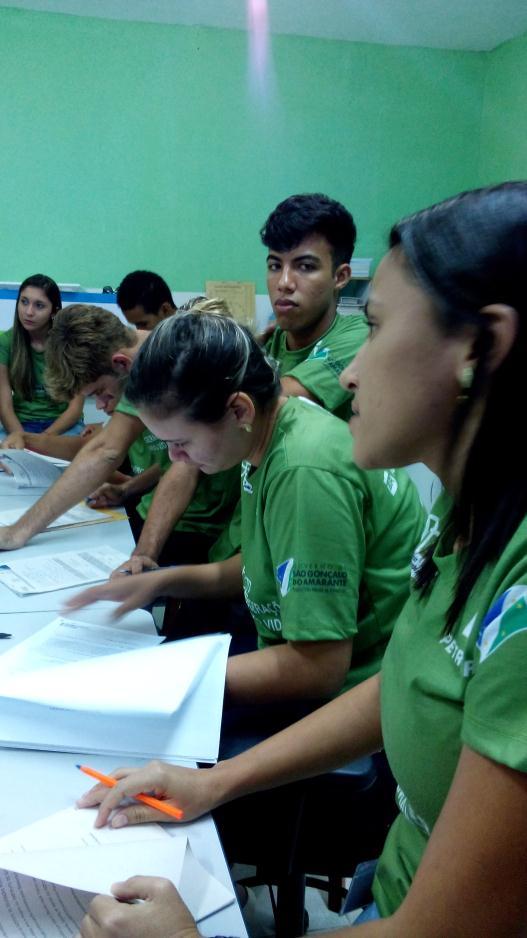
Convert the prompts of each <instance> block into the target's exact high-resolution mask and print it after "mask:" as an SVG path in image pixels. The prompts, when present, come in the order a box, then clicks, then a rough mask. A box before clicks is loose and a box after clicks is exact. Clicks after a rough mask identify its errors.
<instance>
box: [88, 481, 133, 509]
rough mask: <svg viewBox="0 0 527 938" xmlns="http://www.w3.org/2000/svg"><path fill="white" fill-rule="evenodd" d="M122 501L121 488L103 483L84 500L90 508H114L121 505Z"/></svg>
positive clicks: (123, 498) (123, 497)
mask: <svg viewBox="0 0 527 938" xmlns="http://www.w3.org/2000/svg"><path fill="white" fill-rule="evenodd" d="M124 500H125V495H124V491H123V486H122V485H113V484H112V483H111V482H104V483H103V485H100V486H99V488H98V489H95V491H94V492H92V493H91V495H89V496H88V498H87V499H86V501H87V502H88V504H89V506H90V508H114V507H115V506H116V505H122V504H123V502H124Z"/></svg>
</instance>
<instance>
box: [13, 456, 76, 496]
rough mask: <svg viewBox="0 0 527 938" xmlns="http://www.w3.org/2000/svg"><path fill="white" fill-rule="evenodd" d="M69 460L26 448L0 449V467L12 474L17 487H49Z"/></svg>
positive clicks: (67, 464)
mask: <svg viewBox="0 0 527 938" xmlns="http://www.w3.org/2000/svg"><path fill="white" fill-rule="evenodd" d="M66 466H69V462H67V461H66V460H65V459H54V458H52V457H51V456H42V455H40V454H39V453H33V452H31V450H28V449H0V467H1V468H3V469H4V471H5V472H7V473H8V475H11V476H13V479H14V481H15V482H16V485H17V487H18V488H19V489H31V488H38V489H42V488H49V486H50V485H53V483H54V482H56V481H57V479H58V478H59V476H61V475H62V473H63V471H64V469H65V468H66Z"/></svg>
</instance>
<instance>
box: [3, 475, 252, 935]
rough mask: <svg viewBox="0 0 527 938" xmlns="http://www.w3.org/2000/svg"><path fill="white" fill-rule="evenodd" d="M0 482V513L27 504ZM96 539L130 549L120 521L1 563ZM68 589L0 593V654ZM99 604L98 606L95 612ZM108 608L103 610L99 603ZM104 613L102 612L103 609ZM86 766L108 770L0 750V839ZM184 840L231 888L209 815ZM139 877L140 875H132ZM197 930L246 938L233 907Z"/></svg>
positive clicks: (65, 803) (132, 619)
mask: <svg viewBox="0 0 527 938" xmlns="http://www.w3.org/2000/svg"><path fill="white" fill-rule="evenodd" d="M6 481H7V480H5V479H1V477H0V510H1V508H2V507H4V508H7V507H9V508H16V507H18V505H27V507H29V506H30V505H31V504H33V503H34V502H35V501H36V500H37V498H38V495H27V494H26V495H21V494H19V491H20V490H18V493H16V494H15V493H12V494H10V493H9V492H6V488H9V486H6V484H5V483H6ZM102 541H104V543H105V544H111V545H112V546H113V547H115V549H116V550H122V551H124V552H125V553H126V552H128V553H130V551H131V550H132V548H133V540H132V537H131V533H130V528H129V526H128V524H127V523H126V522H121V521H118V522H111V523H108V524H100V525H92V526H87V527H78V528H67V529H64V530H62V531H60V530H55V531H49V532H44V533H43V534H40V535H38V536H37V537H36V538H34V539H33V540H32V541H31V542H30V543H29V544H28V545H27V546H26V547H24V548H22V549H21V550H19V551H13V552H8V551H7V552H3V553H1V554H0V557H1V559H2V561H3V562H5V561H6V559H7V558H9V556H10V554H17V555H18V556H22V555H23V556H24V557H28V556H38V555H39V554H44V553H56V552H58V551H61V550H79V549H82V548H83V547H87V546H90V547H94V546H96V545H97V544H100V543H101V542H102ZM73 592H75V590H60V591H57V592H55V593H44V594H40V595H37V596H29V597H17V596H16V595H15V594H14V593H11V591H10V590H8V589H6V588H5V587H0V612H1V613H4V614H3V615H1V614H0V631H5V632H11V633H12V635H13V638H12V639H8V640H4V641H1V642H0V653H1V652H4V651H7V649H8V648H12V647H13V644H17V643H18V642H20V641H22V640H23V639H24V638H27V637H28V636H29V635H32V634H33V633H34V632H36V631H37V630H38V629H39V628H41V627H42V626H44V625H46V624H47V623H48V622H50V621H51V619H52V618H53V612H54V611H57V610H59V609H60V608H61V606H62V603H63V601H64V598H65V597H66V596H67V595H70V594H71V593H73ZM102 605H103V604H101V606H102ZM104 605H108V606H109V605H110V604H104ZM106 611H107V610H106ZM75 615H76V618H84V619H86V620H87V621H91V622H98V621H101V622H102V621H104V618H105V609H104V608H98V609H97V610H94V609H93V608H92V609H91V610H86V611H84V612H83V613H76V614H75ZM151 621H152V620H151V616H149V614H148V613H145V612H143V611H142V610H139V611H136V612H134V613H131V614H130V615H129V616H126V617H125V618H124V619H122V620H121V622H120V624H121V625H122V626H123V627H125V628H131V629H134V630H135V629H144V628H145V625H146V624H148V623H151ZM79 762H80V763H82V762H88V763H89V764H90V765H93V766H94V768H98V769H101V771H103V772H108V771H111V769H112V767H113V766H109V765H108V759H107V757H103V756H94V755H89V756H86V755H85V754H83V753H61V752H41V751H37V750H23V749H5V748H1V747H0V779H1V780H2V782H3V784H2V782H0V786H1V787H0V793H1V794H3V796H4V797H0V833H4V834H7V833H9V832H11V831H13V830H16V829H17V828H18V827H21V826H22V825H23V824H29V823H30V822H32V821H36V820H38V819H39V818H41V817H45V816H47V815H48V814H51V813H53V812H54V811H58V810H60V809H61V808H66V807H69V806H71V804H73V803H74V802H75V800H76V799H77V798H78V797H79V795H81V794H82V792H83V791H85V790H86V788H87V787H89V783H87V780H86V779H85V778H84V777H83V776H82V775H81V773H80V772H78V771H77V770H76V769H75V765H76V763H79ZM127 762H128V764H130V765H139V764H141V761H140V760H134V759H131V760H127ZM186 827H187V836H188V838H189V841H190V844H191V847H192V850H193V852H194V854H195V856H196V857H197V859H198V860H199V861H200V863H202V865H203V866H204V867H205V869H207V870H208V871H209V872H210V873H211V874H212V875H214V876H215V877H216V878H217V879H219V880H220V882H222V883H223V884H224V885H226V886H228V887H231V886H232V884H231V879H230V875H229V870H228V867H227V864H226V862H225V857H224V855H223V850H222V848H221V844H220V841H219V838H218V835H217V831H216V828H215V826H214V822H213V820H212V818H211V817H205V818H202V819H200V820H199V821H194V822H193V823H191V824H189V825H186ZM138 873H140V870H138ZM199 929H200V932H201V933H202V934H203V935H205V936H212V935H218V934H222V935H236V936H240V938H247V931H246V928H245V924H244V922H243V918H242V915H241V912H240V909H239V906H238V904H237V902H233V903H232V905H230V906H228V907H227V908H226V909H223V910H221V911H220V912H217V913H216V914H215V915H211V916H209V917H208V918H207V919H204V920H203V921H201V922H200V925H199Z"/></svg>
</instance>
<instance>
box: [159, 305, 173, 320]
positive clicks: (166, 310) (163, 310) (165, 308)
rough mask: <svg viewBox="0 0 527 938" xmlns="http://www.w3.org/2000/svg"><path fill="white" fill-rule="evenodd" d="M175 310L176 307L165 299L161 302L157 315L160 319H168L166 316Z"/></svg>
mask: <svg viewBox="0 0 527 938" xmlns="http://www.w3.org/2000/svg"><path fill="white" fill-rule="evenodd" d="M175 312H177V307H176V308H174V307H173V306H171V305H170V303H169V302H168V301H167V300H165V302H164V303H161V306H160V308H159V314H158V315H159V318H160V319H168V317H169V316H171V315H172V313H175Z"/></svg>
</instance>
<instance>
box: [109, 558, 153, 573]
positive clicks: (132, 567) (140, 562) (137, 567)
mask: <svg viewBox="0 0 527 938" xmlns="http://www.w3.org/2000/svg"><path fill="white" fill-rule="evenodd" d="M148 570H159V564H158V563H156V561H155V560H153V559H152V557H147V556H146V554H132V556H131V557H130V558H129V559H128V560H127V561H126V562H125V563H122V564H121V566H120V567H116V568H115V570H113V571H112V573H111V574H110V579H112V578H113V577H117V576H129V575H130V574H131V575H133V576H135V574H136V573H146V572H147V571H148Z"/></svg>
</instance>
